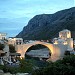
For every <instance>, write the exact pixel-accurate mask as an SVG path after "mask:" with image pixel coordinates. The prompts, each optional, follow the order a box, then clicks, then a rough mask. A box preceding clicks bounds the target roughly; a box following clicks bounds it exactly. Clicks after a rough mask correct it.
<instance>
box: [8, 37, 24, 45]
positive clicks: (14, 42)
mask: <svg viewBox="0 0 75 75" xmlns="http://www.w3.org/2000/svg"><path fill="white" fill-rule="evenodd" d="M8 44H12V45H14V46H15V45H22V44H23V39H22V38H12V37H11V38H8Z"/></svg>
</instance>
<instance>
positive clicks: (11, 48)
mask: <svg viewBox="0 0 75 75" xmlns="http://www.w3.org/2000/svg"><path fill="white" fill-rule="evenodd" d="M9 52H10V53H15V52H16V50H15V47H14V46H13V45H11V44H10V45H9Z"/></svg>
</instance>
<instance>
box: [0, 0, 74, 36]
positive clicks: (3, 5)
mask: <svg viewBox="0 0 75 75" xmlns="http://www.w3.org/2000/svg"><path fill="white" fill-rule="evenodd" d="M74 6H75V0H0V32H4V33H7V34H8V37H14V36H16V35H17V34H18V33H19V32H21V31H22V29H23V27H24V26H26V25H27V23H28V21H29V20H30V19H31V18H32V17H34V16H35V15H38V14H53V13H55V12H57V11H60V10H63V9H68V8H71V7H74Z"/></svg>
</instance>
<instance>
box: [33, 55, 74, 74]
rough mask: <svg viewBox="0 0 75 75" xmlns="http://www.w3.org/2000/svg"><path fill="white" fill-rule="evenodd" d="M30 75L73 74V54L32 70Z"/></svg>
mask: <svg viewBox="0 0 75 75" xmlns="http://www.w3.org/2000/svg"><path fill="white" fill-rule="evenodd" d="M32 75H75V56H74V55H68V56H65V57H64V58H63V59H62V60H58V61H56V62H53V63H50V64H49V65H48V66H47V67H45V68H42V69H39V70H36V71H34V72H32Z"/></svg>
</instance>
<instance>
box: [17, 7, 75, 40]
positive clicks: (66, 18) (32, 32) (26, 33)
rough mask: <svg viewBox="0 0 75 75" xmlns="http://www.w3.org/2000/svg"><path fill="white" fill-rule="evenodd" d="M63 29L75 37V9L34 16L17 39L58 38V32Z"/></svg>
mask: <svg viewBox="0 0 75 75" xmlns="http://www.w3.org/2000/svg"><path fill="white" fill-rule="evenodd" d="M63 29H69V30H71V31H72V37H75V36H74V35H75V7H73V8H70V9H65V10H62V11H58V12H56V13H54V14H41V15H36V16H34V17H33V18H32V19H31V20H30V21H29V22H28V25H27V26H25V27H24V28H23V30H22V31H21V32H20V33H19V34H18V35H17V36H16V37H22V38H23V39H25V40H41V39H43V40H46V39H51V38H54V37H57V36H58V32H59V31H61V30H63Z"/></svg>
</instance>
